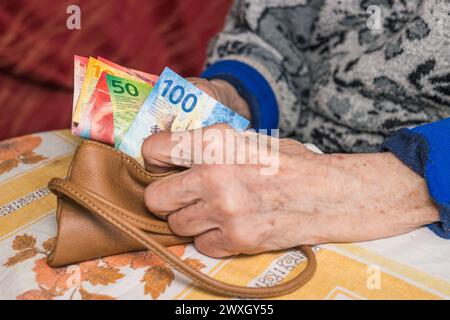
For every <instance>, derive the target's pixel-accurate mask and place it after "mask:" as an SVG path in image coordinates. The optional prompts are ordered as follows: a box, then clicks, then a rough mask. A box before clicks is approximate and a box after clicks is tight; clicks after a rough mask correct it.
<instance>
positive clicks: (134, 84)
mask: <svg viewBox="0 0 450 320" xmlns="http://www.w3.org/2000/svg"><path fill="white" fill-rule="evenodd" d="M106 80H107V82H108V89H109V95H110V97H111V105H112V111H113V118H114V146H115V148H116V149H118V148H119V147H120V144H121V143H122V139H123V136H124V135H125V133H126V132H127V131H128V128H129V127H130V125H131V123H132V122H133V120H134V118H135V117H136V115H137V113H138V112H139V109H140V108H141V106H142V104H143V103H144V101H145V98H147V96H148V95H149V93H150V91H151V90H152V88H153V86H151V85H150V84H148V83H145V82H141V81H136V80H131V79H125V78H121V77H116V76H112V75H109V74H107V75H106Z"/></svg>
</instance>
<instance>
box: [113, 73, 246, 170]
mask: <svg viewBox="0 0 450 320" xmlns="http://www.w3.org/2000/svg"><path fill="white" fill-rule="evenodd" d="M215 123H227V124H229V125H230V126H231V127H233V128H235V129H246V128H247V127H248V125H249V121H248V120H247V119H245V118H244V117H242V116H241V115H239V114H238V113H236V112H234V111H233V110H231V109H229V108H227V107H225V106H224V105H223V104H221V103H220V102H218V101H216V100H215V99H213V98H212V97H210V96H208V95H207V94H206V93H205V92H203V91H202V90H200V89H199V88H197V87H196V86H194V85H193V84H191V83H190V82H189V81H187V80H186V79H184V78H182V77H180V76H179V75H177V74H176V73H175V72H173V71H172V70H170V69H169V68H165V69H164V71H163V73H162V74H161V76H160V77H159V80H158V82H156V84H155V87H154V88H153V90H152V91H151V93H150V95H149V96H148V98H147V99H146V100H145V102H144V104H143V105H142V107H141V109H140V110H139V113H138V114H137V116H136V118H135V119H134V121H133V123H132V125H131V126H130V128H129V130H128V132H127V133H126V134H125V136H124V138H123V140H122V143H121V145H120V148H119V150H120V151H123V152H125V153H127V154H128V155H130V156H131V157H133V158H135V159H136V160H137V161H138V162H140V163H141V164H142V163H143V159H142V156H141V146H142V143H143V142H144V140H145V138H147V137H148V136H150V135H152V134H153V133H155V132H159V131H182V130H191V129H197V128H201V127H206V126H210V125H212V124H215Z"/></svg>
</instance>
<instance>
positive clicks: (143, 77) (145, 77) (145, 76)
mask: <svg viewBox="0 0 450 320" xmlns="http://www.w3.org/2000/svg"><path fill="white" fill-rule="evenodd" d="M97 59H98V60H99V61H101V62H104V63H106V64H108V65H110V66H111V67H114V68H116V69H118V70H122V71H124V72H126V73H127V74H129V75H130V76H131V77H132V78H133V79H136V80H140V81H142V82H145V83H147V84H149V85H151V86H152V87H154V86H155V83H156V81H158V78H159V76H157V75H154V74H150V73H147V72H143V71H139V70H135V69H131V68H126V67H124V66H121V65H120V64H117V63H115V62H112V61H110V60H108V59H105V58H103V57H100V56H99V57H97Z"/></svg>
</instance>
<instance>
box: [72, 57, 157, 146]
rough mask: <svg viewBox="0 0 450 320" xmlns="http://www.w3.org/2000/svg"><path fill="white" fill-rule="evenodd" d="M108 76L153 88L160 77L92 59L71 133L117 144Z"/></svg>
mask: <svg viewBox="0 0 450 320" xmlns="http://www.w3.org/2000/svg"><path fill="white" fill-rule="evenodd" d="M98 72H100V76H99V75H98ZM106 74H118V75H121V76H123V77H124V78H127V79H138V80H140V81H142V82H144V83H147V84H149V85H154V84H155V82H156V81H157V80H158V76H156V75H152V74H149V73H145V72H142V71H137V70H134V69H129V68H126V67H123V66H121V65H118V64H116V63H114V62H112V61H109V60H107V59H105V58H101V57H99V59H95V58H89V61H88V65H87V70H86V76H85V81H84V83H83V89H82V90H81V91H82V92H81V94H80V98H79V99H78V103H77V106H76V111H74V113H73V115H72V126H73V128H74V130H72V132H73V134H74V135H77V136H80V137H83V138H86V139H92V140H97V141H101V142H105V143H109V144H114V122H113V112H112V106H111V100H110V97H109V91H108V86H107V81H106ZM92 86H94V89H93V90H92V89H91V87H92ZM83 90H84V91H83ZM86 99H87V100H86Z"/></svg>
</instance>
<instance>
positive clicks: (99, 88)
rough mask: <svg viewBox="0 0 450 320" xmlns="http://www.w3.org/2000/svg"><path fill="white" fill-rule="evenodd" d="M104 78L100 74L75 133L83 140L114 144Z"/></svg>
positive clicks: (109, 100)
mask: <svg viewBox="0 0 450 320" xmlns="http://www.w3.org/2000/svg"><path fill="white" fill-rule="evenodd" d="M106 76H107V73H106V72H102V74H101V75H100V78H99V80H98V82H97V85H96V86H95V89H94V92H93V93H92V95H91V97H90V99H89V103H87V104H86V105H85V106H84V110H83V112H82V114H81V119H80V122H79V123H78V126H77V133H78V136H80V137H82V138H85V139H92V140H96V141H101V142H105V143H107V144H114V121H113V108H112V104H111V97H110V94H109V91H108V83H107V80H106Z"/></svg>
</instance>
